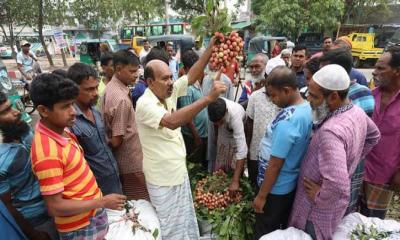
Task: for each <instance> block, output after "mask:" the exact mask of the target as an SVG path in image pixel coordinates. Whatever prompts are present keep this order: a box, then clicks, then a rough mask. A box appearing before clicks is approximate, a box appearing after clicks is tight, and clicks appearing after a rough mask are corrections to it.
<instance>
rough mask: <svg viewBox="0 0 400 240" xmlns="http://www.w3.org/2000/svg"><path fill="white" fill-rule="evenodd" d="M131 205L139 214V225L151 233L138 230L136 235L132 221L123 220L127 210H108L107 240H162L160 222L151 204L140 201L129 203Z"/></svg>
mask: <svg viewBox="0 0 400 240" xmlns="http://www.w3.org/2000/svg"><path fill="white" fill-rule="evenodd" d="M129 204H130V205H131V206H133V207H134V210H135V212H136V213H139V216H138V220H139V223H140V224H141V225H142V226H143V227H145V228H146V229H148V230H150V232H147V231H143V230H140V229H138V228H136V230H135V234H134V233H133V231H132V225H133V223H132V221H129V220H124V218H123V216H124V214H125V210H122V211H116V210H111V209H106V212H107V216H108V222H109V228H108V233H107V235H106V237H105V238H106V240H161V229H160V222H159V220H158V218H157V214H156V212H155V210H154V208H153V206H152V205H151V203H150V202H148V201H146V200H138V201H129ZM132 210H133V209H131V211H132ZM155 231H156V232H158V234H157V236H156V238H155V237H154V236H153V233H154V232H155Z"/></svg>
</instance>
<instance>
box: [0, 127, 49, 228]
mask: <svg viewBox="0 0 400 240" xmlns="http://www.w3.org/2000/svg"><path fill="white" fill-rule="evenodd" d="M32 138H33V132H32V130H30V131H29V132H28V133H27V134H25V135H24V136H22V137H21V142H20V143H16V142H10V143H2V144H1V145H0V195H1V194H4V193H7V192H9V193H10V194H11V203H12V205H13V206H14V207H15V208H16V209H17V210H18V212H20V213H21V214H22V215H23V216H24V218H25V219H27V220H28V221H29V222H30V223H31V224H32V225H33V226H36V225H37V224H40V223H38V221H41V223H43V221H46V220H47V219H48V218H49V217H48V215H47V209H46V206H45V204H44V201H43V199H42V196H41V194H40V189H39V182H38V180H37V179H36V177H35V175H34V174H33V172H32V164H31V158H30V151H31V143H32ZM38 218H40V219H38Z"/></svg>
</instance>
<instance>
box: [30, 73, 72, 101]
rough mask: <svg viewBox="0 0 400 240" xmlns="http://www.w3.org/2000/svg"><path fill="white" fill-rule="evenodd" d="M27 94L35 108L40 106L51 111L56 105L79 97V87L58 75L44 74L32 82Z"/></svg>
mask: <svg viewBox="0 0 400 240" xmlns="http://www.w3.org/2000/svg"><path fill="white" fill-rule="evenodd" d="M29 93H30V97H31V99H32V102H33V104H34V105H35V107H38V106H40V105H42V106H45V107H47V108H49V109H53V106H54V104H56V103H59V102H61V101H66V100H73V99H75V98H76V97H77V96H78V95H79V87H78V86H77V85H76V83H74V82H73V81H71V80H69V79H67V78H64V77H62V76H60V75H57V74H52V73H44V74H41V75H39V76H37V77H36V78H35V79H34V80H33V81H32V84H31V88H30V91H29Z"/></svg>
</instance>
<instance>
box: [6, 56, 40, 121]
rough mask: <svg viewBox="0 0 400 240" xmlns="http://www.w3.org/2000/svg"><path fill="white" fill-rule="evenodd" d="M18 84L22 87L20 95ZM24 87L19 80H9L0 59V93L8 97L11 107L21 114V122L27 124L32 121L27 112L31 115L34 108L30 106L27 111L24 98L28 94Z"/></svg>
mask: <svg viewBox="0 0 400 240" xmlns="http://www.w3.org/2000/svg"><path fill="white" fill-rule="evenodd" d="M18 84H19V85H20V86H22V91H21V93H20V91H19V89H18ZM25 86H26V85H25V83H24V82H22V81H20V80H15V81H12V80H11V78H10V76H9V75H8V72H7V68H6V66H5V65H4V63H3V61H2V60H1V59H0V91H2V92H3V93H5V94H6V95H7V97H8V100H10V102H11V104H12V106H13V107H14V108H15V109H18V110H19V111H20V112H21V113H22V116H21V118H22V120H24V121H25V122H27V123H29V122H31V121H32V118H31V117H30V116H29V114H28V113H27V111H29V113H31V112H33V111H34V108H33V105H32V106H30V107H29V109H28V108H27V105H26V104H25V101H24V100H25V97H27V98H29V93H28V91H27V90H26V88H25ZM24 94H27V96H25V95H24Z"/></svg>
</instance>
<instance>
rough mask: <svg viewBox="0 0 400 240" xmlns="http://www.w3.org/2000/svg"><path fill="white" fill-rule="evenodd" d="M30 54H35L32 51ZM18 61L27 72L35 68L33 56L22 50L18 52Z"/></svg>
mask: <svg viewBox="0 0 400 240" xmlns="http://www.w3.org/2000/svg"><path fill="white" fill-rule="evenodd" d="M29 54H32V55H33V56H35V54H34V53H33V52H32V51H29ZM17 63H19V64H21V65H22V67H23V70H24V72H25V73H26V72H29V71H32V70H33V63H34V60H33V58H31V56H29V55H25V54H24V53H23V52H22V51H21V52H19V53H18V54H17Z"/></svg>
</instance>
